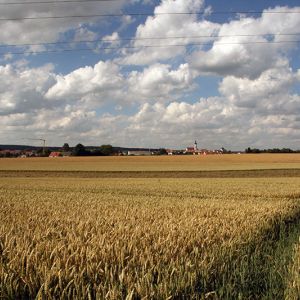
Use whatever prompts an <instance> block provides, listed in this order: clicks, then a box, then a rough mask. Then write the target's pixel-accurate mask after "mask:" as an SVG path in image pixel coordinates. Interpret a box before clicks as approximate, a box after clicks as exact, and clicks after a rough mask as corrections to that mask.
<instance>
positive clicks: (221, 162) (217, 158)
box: [0, 154, 300, 172]
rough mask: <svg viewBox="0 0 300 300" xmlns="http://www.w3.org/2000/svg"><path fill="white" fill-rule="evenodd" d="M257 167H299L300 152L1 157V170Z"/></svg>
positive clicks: (206, 169)
mask: <svg viewBox="0 0 300 300" xmlns="http://www.w3.org/2000/svg"><path fill="white" fill-rule="evenodd" d="M257 169H300V154H241V155H237V154H232V155H207V156H203V155H201V156H199V155H195V156H194V155H188V156H149V157H148V156H145V157H134V156H123V157H122V156H117V157H116V156H114V157H64V158H59V157H58V158H7V159H5V158H1V159H0V170H40V171H41V170H43V171H142V172H145V171H212V170H257Z"/></svg>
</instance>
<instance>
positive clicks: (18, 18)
mask: <svg viewBox="0 0 300 300" xmlns="http://www.w3.org/2000/svg"><path fill="white" fill-rule="evenodd" d="M262 13H264V14H300V11H215V12H211V13H210V14H211V15H217V14H219V15H221V14H262ZM204 14H206V12H166V13H155V14H153V13H120V14H91V15H69V16H40V17H17V18H0V21H22V20H48V19H71V18H114V17H124V16H131V17H139V16H164V15H177V16H181V15H190V16H192V15H204Z"/></svg>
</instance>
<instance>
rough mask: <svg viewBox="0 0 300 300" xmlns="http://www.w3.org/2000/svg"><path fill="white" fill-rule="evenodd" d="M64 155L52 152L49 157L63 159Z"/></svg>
mask: <svg viewBox="0 0 300 300" xmlns="http://www.w3.org/2000/svg"><path fill="white" fill-rule="evenodd" d="M61 156H62V153H61V152H51V153H50V155H49V157H61Z"/></svg>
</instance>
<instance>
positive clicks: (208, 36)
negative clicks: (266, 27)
mask: <svg viewBox="0 0 300 300" xmlns="http://www.w3.org/2000/svg"><path fill="white" fill-rule="evenodd" d="M295 35H300V32H294V33H262V34H228V35H196V36H169V37H143V38H135V37H133V38H117V39H114V40H112V39H94V40H80V41H68V42H41V43H31V44H30V43H26V44H9V45H0V47H2V48H3V47H28V46H46V45H67V44H81V43H98V42H99V43H100V42H104V43H105V42H106V43H107V42H118V41H141V40H171V39H198V38H212V39H216V38H226V37H264V36H295Z"/></svg>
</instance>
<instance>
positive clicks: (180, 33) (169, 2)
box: [121, 0, 220, 64]
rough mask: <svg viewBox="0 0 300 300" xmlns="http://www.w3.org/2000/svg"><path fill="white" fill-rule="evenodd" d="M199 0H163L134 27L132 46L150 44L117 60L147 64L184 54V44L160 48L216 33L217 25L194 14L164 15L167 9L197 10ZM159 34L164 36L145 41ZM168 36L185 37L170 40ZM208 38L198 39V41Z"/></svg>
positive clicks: (199, 3) (193, 40)
mask: <svg viewBox="0 0 300 300" xmlns="http://www.w3.org/2000/svg"><path fill="white" fill-rule="evenodd" d="M203 4H204V1H203V0H196V1H195V0H175V1H173V0H163V1H162V2H161V3H160V4H159V5H158V6H157V7H156V8H155V9H154V16H150V17H148V18H147V20H146V21H145V23H144V24H141V25H139V26H138V27H137V30H136V35H135V37H136V40H135V41H134V43H133V46H135V47H140V46H145V45H146V46H147V45H148V46H152V45H156V46H158V47H157V48H142V49H141V50H137V51H135V52H133V53H130V52H129V53H126V57H124V59H122V60H121V62H122V63H124V64H150V63H153V62H157V61H163V60H166V59H169V58H172V57H175V56H178V55H183V54H184V53H185V47H164V45H173V44H185V43H191V42H199V39H197V38H196V37H195V36H199V34H201V35H204V36H209V35H212V34H214V33H216V32H217V30H218V29H219V27H220V25H219V24H217V23H211V22H209V21H206V20H201V21H199V20H197V16H196V15H188V14H187V15H181V16H180V17H178V15H167V14H164V13H168V12H197V11H199V10H200V9H201V8H202V7H203ZM153 37H160V38H165V39H155V40H147V39H148V38H153ZM172 37H185V38H182V39H172ZM207 40H210V39H209V38H207V39H202V41H207Z"/></svg>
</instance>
